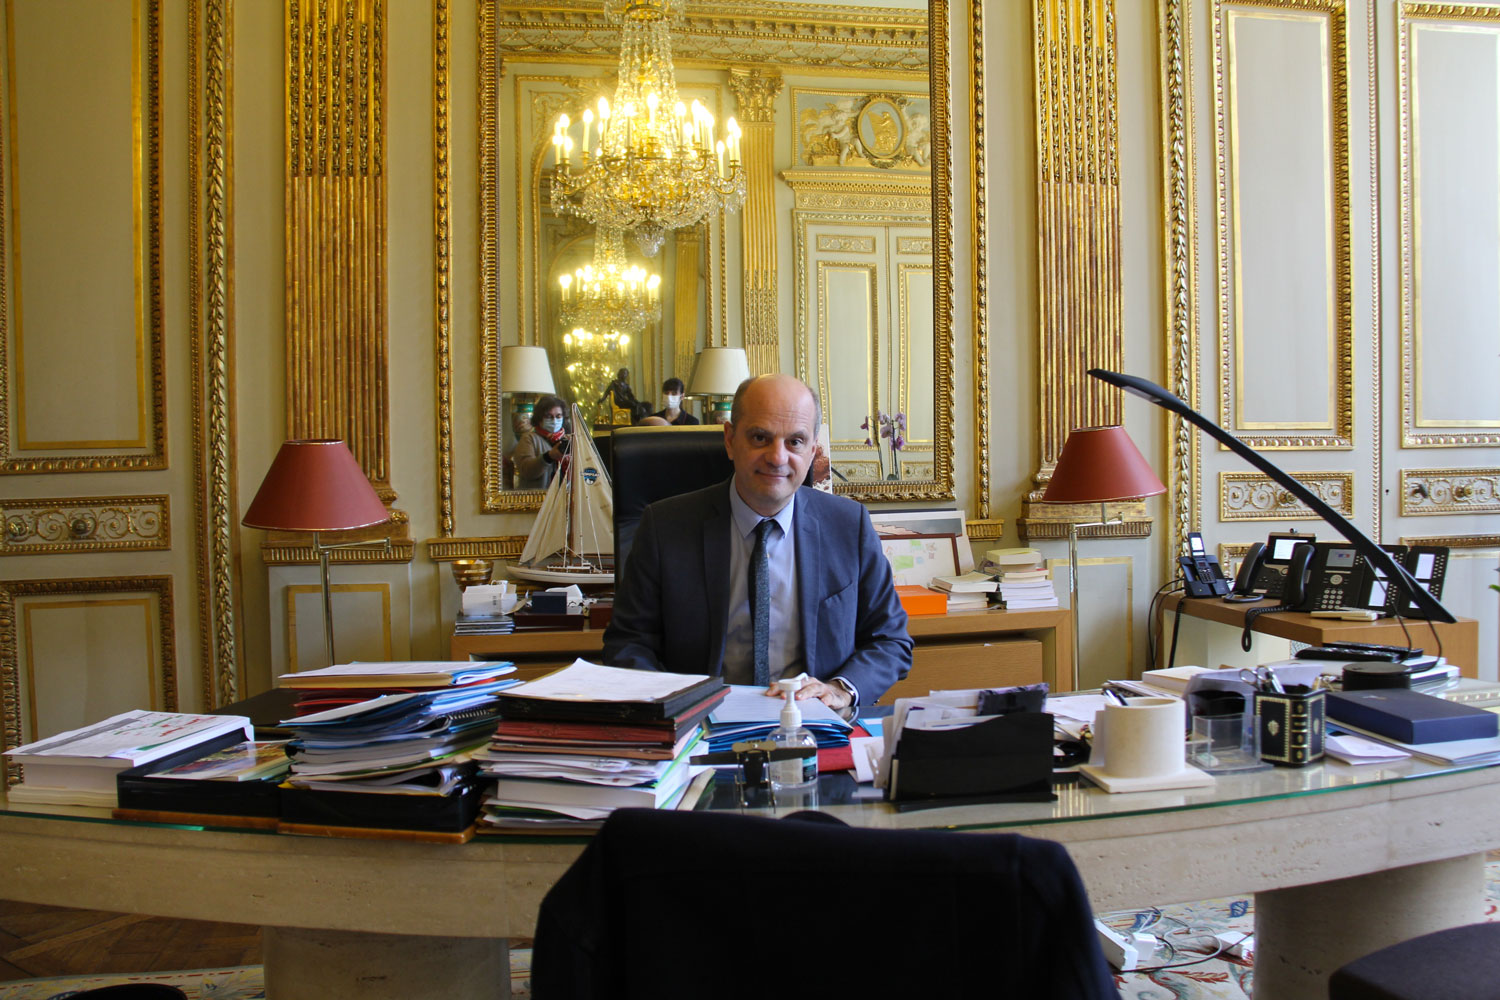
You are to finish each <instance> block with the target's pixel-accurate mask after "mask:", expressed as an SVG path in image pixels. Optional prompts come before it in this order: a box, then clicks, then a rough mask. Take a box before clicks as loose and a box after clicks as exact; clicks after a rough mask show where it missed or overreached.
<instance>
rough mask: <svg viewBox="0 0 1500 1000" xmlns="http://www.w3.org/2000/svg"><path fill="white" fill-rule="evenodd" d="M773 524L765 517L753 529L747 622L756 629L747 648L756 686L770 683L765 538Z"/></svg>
mask: <svg viewBox="0 0 1500 1000" xmlns="http://www.w3.org/2000/svg"><path fill="white" fill-rule="evenodd" d="M775 523H776V522H775V521H773V520H771V519H770V518H769V517H768V518H765V519H764V520H762V521H761V522H760V523H759V524H757V525H756V526H755V549H754V550H753V551H752V552H751V553H750V623H751V625H753V626H754V629H755V638H754V640H753V642H752V644H751V646H750V649H751V663H753V664H754V665H755V683H756V685H758V686H759V687H769V686H770V684H771V561H770V559H769V558H767V556H766V538H767V537H768V536H769V535H770V534H771V526H772V525H773V524H775Z"/></svg>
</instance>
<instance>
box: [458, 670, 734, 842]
mask: <svg viewBox="0 0 1500 1000" xmlns="http://www.w3.org/2000/svg"><path fill="white" fill-rule="evenodd" d="M728 690H729V689H728V688H727V687H726V686H725V685H724V683H723V681H721V680H719V679H718V678H717V677H709V676H708V675H706V674H669V673H657V672H653V671H646V670H622V669H620V668H617V667H604V666H599V665H598V664H593V663H588V662H586V661H583V660H578V661H576V662H575V663H574V664H573V665H572V666H570V667H567V668H565V669H563V670H559V671H556V672H554V673H551V674H548V675H547V676H546V677H542V678H540V679H538V680H535V681H532V682H530V683H528V684H523V685H521V686H520V687H517V688H512V689H511V690H509V691H507V692H505V694H504V695H503V696H502V697H501V699H500V702H501V704H500V713H501V719H500V722H499V724H498V725H497V726H495V727H494V737H493V739H492V740H491V741H490V744H489V747H488V748H487V749H483V750H480V751H478V752H476V753H475V754H474V758H475V760H476V761H478V762H479V764H480V767H481V770H482V773H483V774H484V775H485V776H487V777H489V778H492V779H494V785H493V787H492V789H491V792H490V794H489V796H488V797H487V798H486V799H485V810H484V816H483V818H482V823H481V830H482V831H489V832H514V831H517V830H532V831H546V830H549V829H562V830H577V829H580V828H587V827H590V826H597V825H598V824H599V823H601V822H602V821H603V820H604V818H605V817H606V816H608V815H609V813H610V812H612V811H613V810H615V809H619V808H624V807H633V808H644V809H670V808H674V807H676V806H677V805H678V804H679V803H680V802H681V800H683V799H684V797H685V796H687V794H688V792H689V786H690V785H691V784H692V779H693V778H694V777H695V776H696V775H697V774H698V773H699V772H701V771H704V769H703V768H695V767H693V766H691V765H690V764H689V763H688V758H689V757H690V756H691V755H692V754H693V753H694V751H695V750H696V748H697V747H698V745H699V743H700V741H701V739H702V723H703V720H704V719H705V718H706V717H707V716H708V714H709V712H710V711H712V710H713V708H714V706H716V705H718V704H719V703H720V702H722V701H723V700H724V697H725V695H726V694H727V693H728Z"/></svg>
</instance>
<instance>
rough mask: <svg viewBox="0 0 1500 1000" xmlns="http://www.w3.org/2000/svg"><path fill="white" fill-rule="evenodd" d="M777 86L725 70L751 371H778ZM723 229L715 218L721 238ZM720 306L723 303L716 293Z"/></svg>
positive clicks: (769, 79)
mask: <svg viewBox="0 0 1500 1000" xmlns="http://www.w3.org/2000/svg"><path fill="white" fill-rule="evenodd" d="M782 86H783V80H782V77H781V74H780V73H776V72H770V73H767V72H764V71H762V70H759V69H755V70H747V69H742V68H738V67H735V68H731V69H730V71H729V89H730V90H731V91H733V92H734V97H735V101H736V102H737V103H738V104H739V110H740V114H741V115H742V116H743V120H744V122H745V126H744V129H745V134H744V141H743V142H742V144H741V148H742V150H743V163H744V168H745V176H746V181H747V184H748V187H747V190H746V193H745V204H744V207H743V209H742V210H741V216H740V217H741V219H742V220H743V221H742V222H741V225H740V254H741V259H742V263H741V266H742V269H743V274H742V281H741V288H742V301H741V319H740V322H741V329H742V331H743V334H742V336H743V342H744V345H745V352H746V355H747V357H748V359H749V364H750V371H751V372H753V373H761V372H774V371H777V370H779V369H780V368H781V336H780V334H781V324H780V322H778V319H777V315H776V304H777V298H778V296H777V291H776V278H777V273H776V269H777V261H776V220H777V216H776V97H777V95H778V94H780V93H781V90H782ZM723 231H724V224H723V220H722V219H721V220H720V223H719V232H720V237H721V239H722V235H723ZM721 277H724V276H723V274H722V271H721ZM720 303H721V306H722V304H723V303H724V297H723V296H722V295H721V297H720ZM721 330H723V327H722V326H721ZM725 332H726V335H727V331H725Z"/></svg>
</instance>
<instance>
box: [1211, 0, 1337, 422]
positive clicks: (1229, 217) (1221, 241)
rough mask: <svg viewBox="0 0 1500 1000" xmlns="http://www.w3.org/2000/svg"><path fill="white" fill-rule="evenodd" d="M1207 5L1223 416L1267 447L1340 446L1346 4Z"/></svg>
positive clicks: (1321, 0)
mask: <svg viewBox="0 0 1500 1000" xmlns="http://www.w3.org/2000/svg"><path fill="white" fill-rule="evenodd" d="M1214 12H1215V15H1214V23H1213V32H1214V48H1213V54H1214V110H1215V117H1216V120H1215V136H1216V143H1215V152H1216V156H1217V164H1216V168H1217V169H1216V175H1217V188H1218V190H1217V203H1218V219H1217V221H1218V234H1217V242H1218V255H1219V261H1218V285H1219V287H1218V296H1219V302H1220V313H1219V342H1220V346H1219V350H1220V358H1219V386H1218V391H1219V409H1220V413H1219V419H1220V423H1222V424H1224V425H1225V426H1227V427H1230V428H1232V429H1234V430H1235V431H1236V432H1237V433H1239V434H1240V436H1241V437H1243V438H1244V439H1245V440H1246V441H1247V442H1248V443H1250V444H1251V445H1253V446H1255V447H1258V448H1263V449H1276V448H1283V449H1285V448H1302V449H1308V448H1317V449H1325V448H1348V447H1351V446H1352V444H1353V422H1354V421H1353V378H1354V373H1353V312H1352V301H1351V295H1352V292H1351V288H1352V265H1351V228H1350V227H1351V216H1350V200H1349V149H1348V141H1349V140H1348V135H1349V75H1348V53H1347V46H1348V38H1347V30H1348V28H1347V3H1346V0H1264V2H1259V3H1257V2H1245V3H1232V4H1231V3H1222V2H1216V4H1215V8H1214ZM1272 389H1274V392H1273V391H1272Z"/></svg>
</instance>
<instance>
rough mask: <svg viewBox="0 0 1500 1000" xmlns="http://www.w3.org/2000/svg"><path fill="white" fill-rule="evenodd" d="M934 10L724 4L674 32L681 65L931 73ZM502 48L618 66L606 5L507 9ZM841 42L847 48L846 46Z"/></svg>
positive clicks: (701, 7)
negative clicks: (929, 26) (930, 17)
mask: <svg viewBox="0 0 1500 1000" xmlns="http://www.w3.org/2000/svg"><path fill="white" fill-rule="evenodd" d="M927 17H928V15H927V8H926V5H925V4H924V5H923V6H922V7H918V8H911V9H910V10H899V9H893V8H889V7H843V6H825V5H818V4H785V3H783V4H777V3H770V4H767V3H749V2H727V3H726V2H719V3H711V4H692V5H690V6H688V7H687V9H686V10H685V11H684V13H683V15H682V17H681V19H680V21H679V22H678V23H677V24H676V25H674V26H673V28H672V58H673V62H674V63H675V64H676V65H677V66H679V67H697V66H712V67H714V68H718V69H722V68H723V67H724V66H726V65H743V66H760V67H764V66H766V65H767V64H772V65H776V66H806V67H815V68H819V69H823V68H830V69H833V70H836V71H839V72H846V71H848V70H855V69H857V70H882V71H885V72H888V73H900V72H903V71H904V72H910V73H912V74H914V75H918V76H921V77H923V78H926V76H927V58H928V57H927V48H928V29H927ZM495 28H496V34H497V39H496V40H497V47H498V49H499V51H500V52H502V53H504V54H505V55H507V56H510V55H524V56H525V57H527V58H528V59H531V60H536V61H556V60H561V61H566V62H570V63H590V62H600V63H614V62H616V61H617V60H618V58H619V39H620V29H619V25H617V24H612V23H610V22H609V21H607V20H606V19H605V17H604V13H603V4H602V3H578V2H576V0H553V2H546V0H542V2H539V3H516V2H510V3H501V4H499V5H498V7H497V9H496V11H495ZM840 45H842V48H839V46H840Z"/></svg>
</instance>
